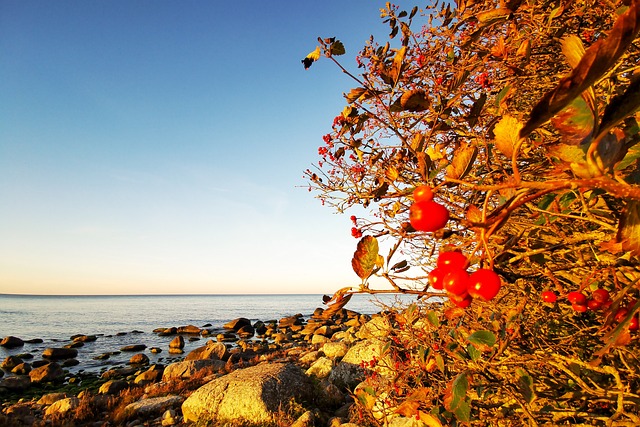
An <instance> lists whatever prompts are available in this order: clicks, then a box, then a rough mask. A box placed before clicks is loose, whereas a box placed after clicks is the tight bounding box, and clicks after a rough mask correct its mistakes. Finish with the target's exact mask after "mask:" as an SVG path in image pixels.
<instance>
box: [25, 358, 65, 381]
mask: <svg viewBox="0 0 640 427" xmlns="http://www.w3.org/2000/svg"><path fill="white" fill-rule="evenodd" d="M29 378H31V382H32V383H36V384H39V383H46V382H53V381H58V380H61V379H63V378H64V371H63V370H62V367H61V366H60V365H58V364H57V363H55V362H52V363H48V364H46V365H44V366H40V367H38V368H34V369H32V370H31V371H30V372H29Z"/></svg>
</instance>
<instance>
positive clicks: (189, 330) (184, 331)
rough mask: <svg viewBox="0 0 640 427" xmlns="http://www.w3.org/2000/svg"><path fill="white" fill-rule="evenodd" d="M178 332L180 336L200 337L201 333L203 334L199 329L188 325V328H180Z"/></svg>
mask: <svg viewBox="0 0 640 427" xmlns="http://www.w3.org/2000/svg"><path fill="white" fill-rule="evenodd" d="M177 332H178V333H179V334H191V335H200V332H202V329H200V328H198V327H197V326H195V325H187V326H180V327H179V328H178V330H177Z"/></svg>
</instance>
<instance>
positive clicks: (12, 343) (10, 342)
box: [0, 335, 24, 348]
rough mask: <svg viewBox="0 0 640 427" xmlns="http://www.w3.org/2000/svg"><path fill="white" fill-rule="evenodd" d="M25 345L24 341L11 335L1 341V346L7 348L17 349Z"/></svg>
mask: <svg viewBox="0 0 640 427" xmlns="http://www.w3.org/2000/svg"><path fill="white" fill-rule="evenodd" d="M23 345H24V341H22V340H21V339H20V338H18V337H14V336H11V335H9V336H8V337H4V338H3V339H2V341H0V346H2V347H5V348H16V347H22V346H23Z"/></svg>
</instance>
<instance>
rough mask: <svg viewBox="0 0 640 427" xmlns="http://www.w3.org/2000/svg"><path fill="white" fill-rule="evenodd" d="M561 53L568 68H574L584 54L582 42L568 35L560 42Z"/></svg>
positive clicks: (572, 35)
mask: <svg viewBox="0 0 640 427" xmlns="http://www.w3.org/2000/svg"><path fill="white" fill-rule="evenodd" d="M561 46H562V53H563V54H564V56H565V58H566V59H567V62H568V63H569V66H570V67H571V68H576V67H577V66H578V64H579V63H580V60H581V59H582V57H583V56H584V53H585V52H586V51H585V49H584V45H583V44H582V40H580V37H578V36H576V35H575V34H570V35H568V36H567V37H565V38H563V39H562V41H561Z"/></svg>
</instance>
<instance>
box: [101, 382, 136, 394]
mask: <svg viewBox="0 0 640 427" xmlns="http://www.w3.org/2000/svg"><path fill="white" fill-rule="evenodd" d="M128 388H129V383H128V382H126V381H124V380H109V381H107V382H105V383H104V384H102V385H101V386H100V388H99V389H98V394H118V393H120V392H121V391H122V390H126V389H128Z"/></svg>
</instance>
